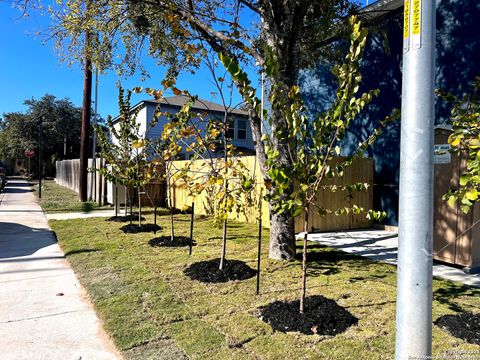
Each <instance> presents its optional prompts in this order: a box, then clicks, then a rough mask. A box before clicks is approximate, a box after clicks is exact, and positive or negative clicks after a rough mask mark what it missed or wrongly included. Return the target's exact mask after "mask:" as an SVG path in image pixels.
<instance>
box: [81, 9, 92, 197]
mask: <svg viewBox="0 0 480 360" xmlns="http://www.w3.org/2000/svg"><path fill="white" fill-rule="evenodd" d="M89 8H90V1H88V2H87V8H86V11H87V16H88V10H89ZM89 44H90V31H88V30H87V31H86V33H85V63H84V66H85V67H84V72H83V105H82V131H81V133H80V186H79V197H80V201H81V202H85V201H87V200H88V199H87V189H88V186H87V175H88V174H87V168H88V149H89V146H88V142H89V135H90V134H89V130H90V109H91V107H92V62H91V59H90V56H89V49H88V46H89Z"/></svg>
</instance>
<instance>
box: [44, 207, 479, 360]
mask: <svg viewBox="0 0 480 360" xmlns="http://www.w3.org/2000/svg"><path fill="white" fill-rule="evenodd" d="M152 221H153V219H152V217H151V215H147V222H152ZM159 224H160V225H162V226H164V230H163V231H162V232H160V233H157V236H159V235H165V234H168V231H169V228H168V217H167V216H162V217H160V221H159ZM50 225H51V227H52V228H53V229H54V230H55V232H56V233H57V237H58V239H59V243H60V245H61V247H62V248H63V250H64V251H65V253H66V255H67V259H68V260H69V262H70V263H71V264H72V266H73V268H74V270H75V272H76V274H77V276H78V277H79V279H80V281H81V283H82V284H83V285H84V286H85V288H86V289H87V291H88V293H89V295H90V297H91V299H92V301H93V303H94V306H95V308H96V311H97V313H98V314H99V316H100V317H101V319H102V320H103V322H104V326H105V329H106V331H107V332H108V333H109V334H110V335H111V336H112V338H113V339H114V341H115V343H116V345H117V347H118V349H119V350H120V351H122V352H123V354H124V356H125V357H126V358H127V359H182V358H184V357H186V358H190V359H216V360H218V359H222V360H223V359H265V360H270V359H272V360H274V359H275V360H276V359H288V358H292V359H369V360H370V359H391V358H392V357H393V354H394V347H395V345H394V343H395V295H396V294H395V292H396V284H395V282H396V268H395V267H394V266H391V265H388V264H383V263H376V262H373V261H369V260H367V259H364V258H360V257H356V256H353V255H350V254H346V253H343V252H339V251H336V250H333V249H329V248H324V247H320V246H318V245H317V246H315V245H314V244H311V245H310V249H309V252H310V259H312V261H311V262H310V264H309V270H308V273H309V278H308V294H309V295H317V294H318V295H323V296H325V297H327V298H330V299H333V300H335V301H336V302H338V303H339V304H340V305H341V306H344V307H345V308H347V310H348V311H350V312H351V313H352V314H353V315H354V316H356V317H357V318H359V323H358V325H356V326H353V327H351V328H350V329H348V330H347V331H346V332H344V333H343V334H339V335H337V336H335V337H330V336H319V335H311V336H307V335H302V334H300V333H286V334H285V333H279V332H273V331H272V329H271V328H270V327H269V326H268V325H267V324H265V323H264V322H263V321H261V320H260V319H259V318H258V312H257V309H258V307H260V306H262V305H266V304H268V303H270V302H272V301H275V300H283V299H287V300H293V299H295V298H297V296H298V295H299V292H300V278H301V270H300V262H299V261H292V262H285V263H282V262H276V261H273V260H269V259H267V253H268V231H265V234H264V239H263V240H264V241H263V248H262V251H263V256H264V259H263V260H262V278H261V293H260V295H258V296H257V295H255V281H256V280H255V278H252V279H249V280H246V281H241V282H230V283H226V284H202V283H199V282H196V281H193V280H191V279H189V278H188V277H186V276H185V275H184V274H183V270H184V269H185V268H186V267H187V266H189V265H190V264H192V263H194V262H197V261H201V260H207V259H212V258H216V257H218V256H219V253H220V235H221V230H220V229H218V228H214V227H212V226H211V223H210V221H208V220H207V219H201V218H197V219H196V224H195V240H196V241H197V242H198V245H197V246H195V247H194V249H193V256H192V257H189V256H188V249H186V248H153V247H151V246H149V245H148V240H150V239H151V238H153V237H154V235H153V234H124V233H123V232H121V231H120V230H119V228H120V227H121V226H122V225H123V224H119V223H109V222H106V221H105V220H104V219H99V218H93V219H76V220H68V221H51V222H50ZM176 226H177V228H176V231H177V233H178V235H187V234H188V231H189V222H188V215H176ZM254 228H255V227H254V226H252V225H249V224H242V223H237V222H232V223H231V224H230V227H229V236H230V237H229V242H228V248H227V257H228V258H230V259H240V260H243V261H245V262H247V264H248V265H250V266H251V267H253V268H255V266H256V265H255V264H256V246H257V245H256V241H255V237H256V234H255V233H254V231H255V230H253V229H254ZM73 229H75V230H74V231H73ZM433 287H434V289H433V290H434V305H433V318H434V320H435V319H437V318H438V317H439V316H441V315H444V314H451V313H456V312H461V311H473V312H478V311H479V310H478V309H479V308H480V290H477V289H473V288H470V287H468V286H465V285H462V284H458V283H453V282H449V281H444V280H438V279H435V280H434V282H433ZM479 348H480V347H478V346H475V345H471V344H467V343H465V342H463V341H462V340H459V339H456V338H454V337H452V336H451V335H450V334H449V333H447V332H446V331H444V330H442V329H439V328H437V327H435V326H434V329H433V351H434V354H435V355H441V354H443V353H444V352H445V351H448V350H452V349H457V350H464V351H479Z"/></svg>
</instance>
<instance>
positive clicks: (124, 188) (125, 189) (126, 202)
mask: <svg viewBox="0 0 480 360" xmlns="http://www.w3.org/2000/svg"><path fill="white" fill-rule="evenodd" d="M123 190H124V194H123V195H124V201H125V216H127V214H128V188H127V187H126V186H124V187H123Z"/></svg>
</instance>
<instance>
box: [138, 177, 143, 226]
mask: <svg viewBox="0 0 480 360" xmlns="http://www.w3.org/2000/svg"><path fill="white" fill-rule="evenodd" d="M137 192H138V227H142V198H141V196H140V186H139V187H138V191H137Z"/></svg>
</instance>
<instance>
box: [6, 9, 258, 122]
mask: <svg viewBox="0 0 480 360" xmlns="http://www.w3.org/2000/svg"><path fill="white" fill-rule="evenodd" d="M19 16H20V13H19V11H18V10H16V9H13V8H12V7H11V5H10V3H8V2H3V1H1V0H0V69H1V70H0V84H1V86H0V116H2V114H3V113H7V112H13V111H25V110H26V107H25V106H24V105H23V101H24V100H25V99H30V98H32V97H33V98H35V99H39V98H41V97H42V96H43V95H44V94H46V93H48V94H52V95H54V96H56V97H57V98H65V97H67V98H69V99H70V100H71V101H72V102H73V103H74V104H75V105H76V106H81V104H82V96H83V70H82V68H81V67H80V65H79V64H77V65H74V66H73V67H71V68H69V67H68V66H67V65H66V64H63V63H60V62H59V60H58V58H57V56H56V55H55V54H54V52H53V43H52V42H47V43H46V44H45V45H43V44H42V41H41V40H40V39H36V38H35V36H34V35H33V34H29V33H33V32H34V31H35V29H38V28H41V27H42V26H43V27H44V26H45V24H47V21H48V18H42V17H41V16H40V15H38V16H30V17H29V18H28V19H27V20H24V19H19ZM145 65H146V68H147V70H148V71H149V72H150V75H151V76H150V78H149V79H147V80H146V81H145V82H141V80H140V78H141V76H140V75H138V76H133V77H130V78H128V79H123V78H119V77H118V76H117V75H116V74H115V73H112V72H110V73H107V74H106V75H103V76H99V88H98V113H99V115H100V116H102V117H104V118H105V117H106V116H107V115H112V116H114V115H116V114H117V112H118V110H117V109H118V108H117V101H118V88H117V83H118V81H119V80H120V81H121V82H122V86H123V87H124V88H132V87H134V86H143V87H151V88H156V89H163V87H162V85H161V81H162V80H163V77H164V70H165V69H164V68H162V67H159V66H157V65H155V63H154V61H153V60H151V59H145ZM252 80H256V79H252ZM177 86H178V87H179V88H180V89H187V90H189V91H190V92H191V93H192V94H195V95H198V96H199V97H201V98H203V99H206V100H210V101H215V102H220V100H219V99H218V96H217V95H214V94H212V92H213V91H216V88H215V87H214V86H213V85H212V83H211V79H210V75H209V73H208V72H207V71H205V70H204V69H203V70H202V69H200V71H198V72H197V74H195V75H191V74H183V75H181V76H180V77H179V79H178V82H177ZM172 95H173V94H172ZM166 96H168V93H167V94H166ZM93 97H94V94H92V99H93ZM147 98H149V96H148V95H147V94H139V95H135V94H134V95H133V96H132V105H133V104H135V103H137V102H138V101H140V100H142V99H147ZM233 101H234V105H236V104H237V103H238V102H239V101H240V96H239V95H238V94H234V99H233Z"/></svg>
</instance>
